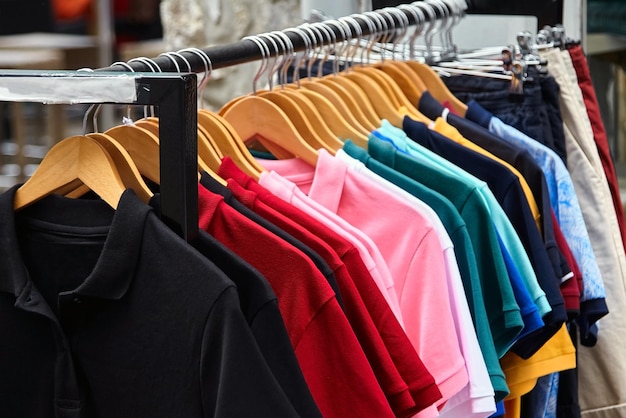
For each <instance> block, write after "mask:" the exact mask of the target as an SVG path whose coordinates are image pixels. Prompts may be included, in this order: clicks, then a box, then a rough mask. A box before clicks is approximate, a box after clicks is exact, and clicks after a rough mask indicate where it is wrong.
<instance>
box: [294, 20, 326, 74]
mask: <svg viewBox="0 0 626 418" xmlns="http://www.w3.org/2000/svg"><path fill="white" fill-rule="evenodd" d="M298 27H299V28H301V29H302V30H303V31H305V32H307V33H308V36H309V40H310V41H311V51H310V53H309V56H308V57H307V63H306V77H307V79H308V80H311V78H312V77H313V76H312V74H313V63H314V59H315V57H316V56H317V55H319V53H320V52H321V47H320V46H319V43H318V38H317V36H316V35H319V36H320V38H321V36H322V34H321V32H320V31H319V30H317V33H316V30H314V29H313V28H312V27H311V24H310V23H305V24H302V25H300V26H298Z"/></svg>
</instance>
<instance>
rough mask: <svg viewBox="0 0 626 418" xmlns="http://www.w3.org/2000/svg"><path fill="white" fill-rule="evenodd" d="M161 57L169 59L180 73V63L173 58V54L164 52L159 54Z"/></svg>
mask: <svg viewBox="0 0 626 418" xmlns="http://www.w3.org/2000/svg"><path fill="white" fill-rule="evenodd" d="M159 57H167V58H168V59H169V60H170V61H171V62H172V63H173V64H174V67H175V68H176V72H177V73H180V65H178V61H176V59H175V58H173V57H172V53H171V52H163V53H161V54H159Z"/></svg>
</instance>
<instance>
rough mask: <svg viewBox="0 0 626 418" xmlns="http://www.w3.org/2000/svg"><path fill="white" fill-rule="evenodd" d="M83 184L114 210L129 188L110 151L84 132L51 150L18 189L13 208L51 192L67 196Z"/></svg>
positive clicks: (24, 205) (63, 141) (28, 203)
mask: <svg viewBox="0 0 626 418" xmlns="http://www.w3.org/2000/svg"><path fill="white" fill-rule="evenodd" d="M80 185H85V186H87V187H89V189H90V190H91V191H93V192H94V193H96V194H97V195H98V196H100V198H102V199H103V200H104V201H105V202H107V203H108V204H109V205H110V206H111V207H112V208H114V209H115V208H117V204H118V202H119V200H120V198H121V196H122V193H124V191H125V190H126V186H125V185H124V183H123V181H122V179H121V176H120V173H119V171H118V169H117V167H116V166H115V163H114V162H113V160H112V158H111V156H110V155H109V153H108V152H107V151H106V150H105V149H104V147H103V146H102V145H100V144H99V143H98V142H97V141H96V140H95V139H92V138H89V137H87V136H84V135H76V136H71V137H69V138H66V139H64V140H62V141H61V142H59V143H57V144H56V145H54V146H53V147H52V148H51V149H50V150H49V151H48V153H47V154H46V156H45V157H44V159H43V160H42V161H41V164H40V165H39V167H38V168H37V170H36V171H35V173H34V174H33V176H32V177H31V178H30V179H28V181H26V183H24V184H23V185H22V186H20V187H19V188H18V189H17V190H16V192H15V200H14V206H13V207H14V209H15V210H19V209H21V208H23V207H26V206H28V205H30V204H32V203H34V202H36V201H38V200H40V199H42V198H44V197H46V196H48V195H50V194H61V195H65V194H66V193H69V192H71V191H73V190H75V189H76V188H78V187H79V186H80Z"/></svg>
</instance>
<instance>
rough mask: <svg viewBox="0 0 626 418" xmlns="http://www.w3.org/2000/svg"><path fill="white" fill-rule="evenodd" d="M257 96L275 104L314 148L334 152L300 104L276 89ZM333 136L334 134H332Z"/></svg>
mask: <svg viewBox="0 0 626 418" xmlns="http://www.w3.org/2000/svg"><path fill="white" fill-rule="evenodd" d="M259 97H263V98H265V99H268V100H269V101H271V102H272V103H274V104H275V105H277V106H278V107H279V108H280V109H281V110H282V111H283V112H285V114H286V115H287V117H288V118H289V120H291V122H293V124H294V126H295V127H296V129H297V130H298V132H300V134H301V135H302V137H303V138H304V139H305V140H306V141H307V142H308V143H309V144H310V145H311V146H312V147H313V148H314V149H320V148H324V149H325V150H326V151H328V152H330V153H332V154H334V153H335V150H334V149H332V148H331V147H330V146H329V145H328V144H327V143H326V140H325V138H322V137H321V136H320V135H319V134H318V133H317V130H316V129H315V127H313V124H312V123H311V121H310V120H309V117H308V115H307V114H306V113H304V111H303V110H302V108H300V105H299V104H298V103H297V102H296V101H294V100H293V99H292V98H291V97H290V96H288V95H285V94H282V93H280V92H277V91H267V92H263V93H259ZM333 137H334V136H333Z"/></svg>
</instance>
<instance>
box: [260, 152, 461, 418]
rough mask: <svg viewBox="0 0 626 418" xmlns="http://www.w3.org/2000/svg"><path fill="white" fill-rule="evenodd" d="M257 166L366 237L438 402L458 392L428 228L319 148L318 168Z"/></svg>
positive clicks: (286, 163)
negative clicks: (439, 397) (383, 266)
mask: <svg viewBox="0 0 626 418" xmlns="http://www.w3.org/2000/svg"><path fill="white" fill-rule="evenodd" d="M260 163H261V164H262V165H263V166H264V167H265V168H266V169H268V170H273V171H275V172H278V173H279V174H281V175H283V176H284V177H286V178H287V179H288V180H291V181H293V182H294V183H296V185H297V186H298V187H299V188H300V189H301V190H302V191H303V192H305V193H308V195H309V197H310V198H311V199H313V200H314V201H316V202H318V203H319V204H321V205H322V206H325V207H326V208H327V209H329V210H330V211H331V212H333V213H336V214H337V215H339V216H340V217H341V218H343V219H344V220H346V221H347V222H349V223H350V224H352V225H353V226H355V227H356V228H358V229H359V230H361V231H362V232H363V233H365V234H366V235H367V236H369V237H370V238H371V239H372V241H373V242H374V243H375V244H376V245H377V247H378V248H379V249H380V252H381V254H382V256H383V258H384V259H385V261H386V262H387V266H388V267H389V270H390V271H391V276H392V278H393V281H394V285H395V291H396V293H397V295H398V299H399V301H400V309H401V312H402V318H403V320H404V325H405V330H406V332H407V335H408V337H409V339H410V340H411V343H412V344H413V346H414V347H415V349H416V350H417V352H418V354H419V356H420V358H421V359H422V361H423V362H424V364H425V365H426V367H427V368H428V371H429V372H430V373H431V374H432V375H433V377H434V378H435V381H436V383H437V386H438V387H439V390H440V391H441V394H442V396H443V398H442V402H445V401H447V400H449V399H450V398H452V397H453V396H454V395H456V394H457V393H458V392H459V391H461V390H462V389H463V388H464V387H465V386H466V385H467V383H468V375H467V370H466V367H465V360H464V357H463V355H462V353H461V347H460V345H459V342H458V338H457V334H456V331H455V330H456V326H455V321H454V318H453V313H452V308H451V306H450V299H449V295H450V290H449V288H448V284H447V273H446V263H445V259H444V253H443V248H442V246H441V243H440V241H439V237H438V235H437V232H436V230H435V228H434V227H433V225H432V223H431V222H429V221H428V219H427V218H426V217H424V216H423V215H422V214H421V213H420V212H419V211H418V210H416V209H415V208H413V207H412V206H411V205H408V204H406V203H405V202H403V201H402V200H401V199H398V198H397V197H396V196H394V195H393V194H392V193H390V192H389V191H387V190H385V188H384V187H381V186H379V185H377V184H375V183H374V182H372V181H370V180H367V179H366V178H364V177H363V176H362V175H359V174H358V173H356V172H354V170H350V169H349V165H348V164H346V162H345V161H341V160H339V159H337V158H335V157H333V156H331V155H330V154H329V153H328V152H326V151H324V150H320V151H319V158H318V163H317V166H316V167H311V166H309V165H308V164H307V163H305V162H303V161H302V160H299V159H290V160H275V161H274V160H272V161H269V160H263V161H260ZM435 415H436V414H434V415H433V412H432V411H431V413H430V414H428V412H427V413H426V414H424V412H423V413H420V415H419V416H420V417H422V416H435Z"/></svg>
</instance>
